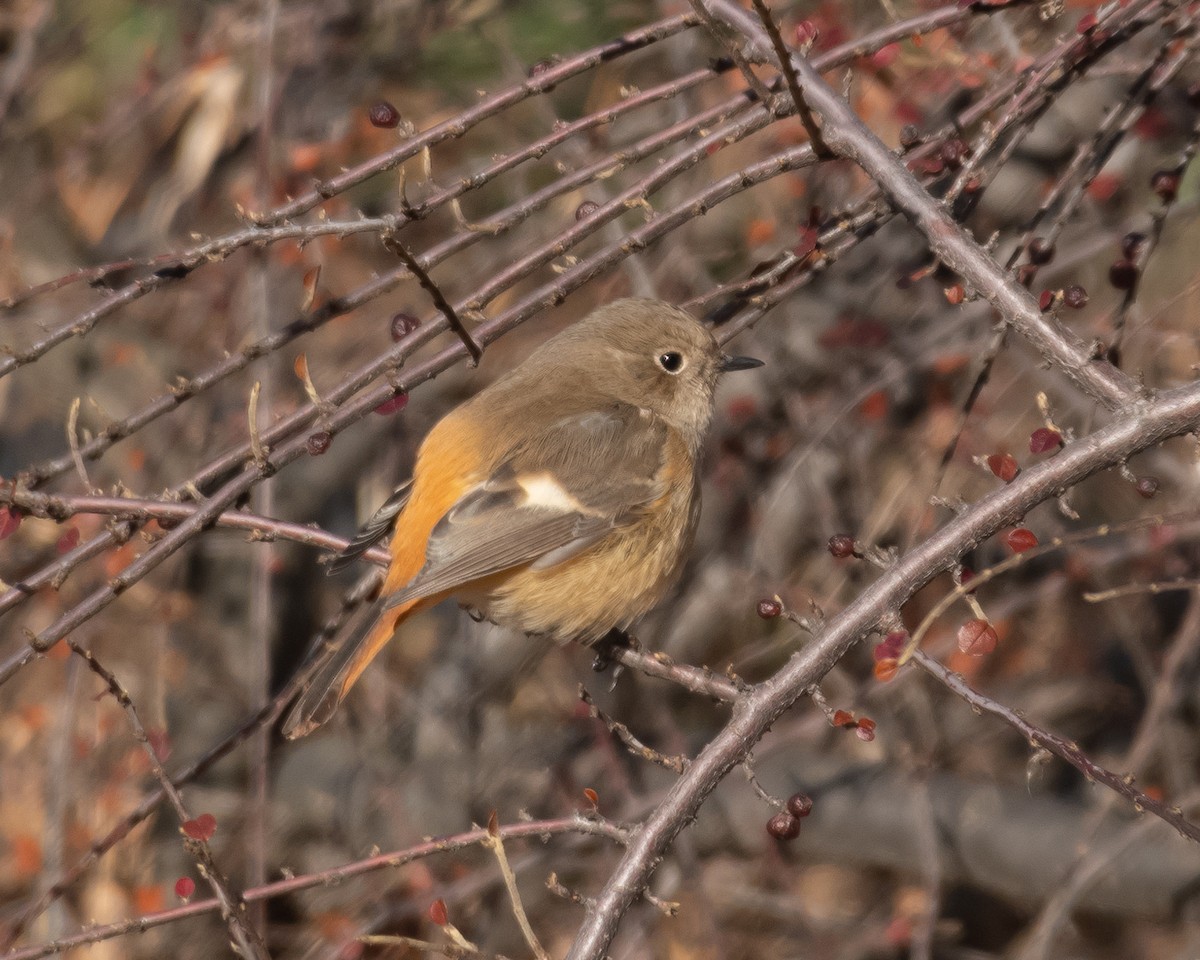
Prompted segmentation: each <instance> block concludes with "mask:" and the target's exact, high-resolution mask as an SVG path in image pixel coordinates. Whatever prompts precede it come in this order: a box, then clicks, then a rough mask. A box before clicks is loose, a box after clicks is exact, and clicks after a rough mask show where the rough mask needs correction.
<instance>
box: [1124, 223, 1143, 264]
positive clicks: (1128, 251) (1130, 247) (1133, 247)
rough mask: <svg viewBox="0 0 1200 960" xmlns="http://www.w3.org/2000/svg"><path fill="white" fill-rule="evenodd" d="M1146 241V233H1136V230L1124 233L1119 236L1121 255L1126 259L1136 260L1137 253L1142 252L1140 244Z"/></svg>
mask: <svg viewBox="0 0 1200 960" xmlns="http://www.w3.org/2000/svg"><path fill="white" fill-rule="evenodd" d="M1145 242H1146V235H1145V234H1144V233H1138V232H1137V231H1136V230H1134V231H1132V232H1131V233H1127V234H1125V236H1123V237H1122V238H1121V255H1122V256H1123V257H1124V258H1125V259H1126V260H1136V259H1137V258H1138V254H1140V253H1141V252H1142V244H1143V243H1145Z"/></svg>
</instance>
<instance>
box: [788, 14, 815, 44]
mask: <svg viewBox="0 0 1200 960" xmlns="http://www.w3.org/2000/svg"><path fill="white" fill-rule="evenodd" d="M820 35H821V31H820V30H818V29H817V25H816V24H815V23H813V22H812V21H811V20H801V21H800V22H799V23H797V24H796V28H795V30H794V31H793V32H792V42H793V43H794V44H795V45H796V46H797V47H800V48H801V49H803V48H804V47H806V46H808V45H809V44H813V43H816V42H817V37H819V36H820Z"/></svg>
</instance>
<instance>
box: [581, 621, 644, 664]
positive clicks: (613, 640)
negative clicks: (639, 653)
mask: <svg viewBox="0 0 1200 960" xmlns="http://www.w3.org/2000/svg"><path fill="white" fill-rule="evenodd" d="M637 647H638V642H637V639H636V638H634V637H631V636H630V635H629V634H628V633H626V632H625V631H624V630H621V629H620V628H618V627H613V628H612V629H611V630H609V631H608V633H606V634H605V635H604V636H602V637H601V638H600V639H599V640H597V641H596V642H595V643H594V644H593V645H592V649H593V650H595V651H596V659H594V660H593V661H592V669H593V670H595V671H596V673H603V672H604V671H605V670H607V669H608V668H609V667H611V666H612V663H613V656H612V655H613V652H614V651H615V650H619V649H622V648H623V649H627V650H632V649H637Z"/></svg>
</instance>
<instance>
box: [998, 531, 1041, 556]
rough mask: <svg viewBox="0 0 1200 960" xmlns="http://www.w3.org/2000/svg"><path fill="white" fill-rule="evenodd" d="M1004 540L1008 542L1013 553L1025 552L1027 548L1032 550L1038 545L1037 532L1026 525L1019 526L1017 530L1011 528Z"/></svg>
mask: <svg viewBox="0 0 1200 960" xmlns="http://www.w3.org/2000/svg"><path fill="white" fill-rule="evenodd" d="M1004 542H1005V543H1007V544H1008V547H1009V549H1010V550H1012V552H1013V553H1024V552H1025V551H1026V550H1032V549H1033V548H1034V547H1036V546H1037V545H1038V538H1037V534H1036V533H1034V532H1033V531H1032V530H1027V529H1026V528H1025V527H1017V528H1016V529H1015V530H1009V531H1008V533H1007V534H1005V537H1004Z"/></svg>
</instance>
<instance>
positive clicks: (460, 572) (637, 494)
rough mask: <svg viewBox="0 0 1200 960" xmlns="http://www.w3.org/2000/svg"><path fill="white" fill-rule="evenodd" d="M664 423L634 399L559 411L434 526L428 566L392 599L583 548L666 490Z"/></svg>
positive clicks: (543, 563) (442, 589)
mask: <svg viewBox="0 0 1200 960" xmlns="http://www.w3.org/2000/svg"><path fill="white" fill-rule="evenodd" d="M667 430H668V428H667V427H666V425H665V424H663V423H662V422H661V421H660V420H658V419H657V418H654V417H651V416H649V415H648V414H646V413H644V412H643V411H641V410H640V409H638V408H637V407H633V406H630V405H628V404H613V405H612V406H611V407H609V408H607V409H605V410H603V411H591V412H588V413H583V414H575V415H571V416H566V417H563V418H562V419H560V420H557V421H555V422H554V423H552V424H551V425H550V426H549V427H547V429H546V430H544V431H542V432H540V433H538V434H537V435H535V436H534V437H532V438H530V439H529V440H527V441H526V442H524V443H522V444H521V445H520V446H518V447H517V448H516V449H515V450H514V451H513V453H512V454H511V455H510V456H509V457H508V458H507V459H506V460H505V461H504V462H503V463H501V464H500V465H499V466H498V467H497V468H496V470H494V471H493V472H492V474H491V476H489V477H488V478H487V480H485V481H484V482H483V483H480V484H478V485H477V486H475V487H473V488H471V489H470V490H468V491H467V492H466V493H465V494H464V495H463V496H462V497H461V498H460V499H459V500H458V502H457V503H455V504H454V506H452V507H451V508H450V510H448V511H447V513H446V515H445V516H444V517H443V518H442V519H441V520H440V521H439V522H438V524H437V526H436V527H434V529H433V532H432V533H431V534H430V537H429V544H428V547H427V549H426V552H425V566H424V567H423V568H422V569H421V571H420V572H419V573H418V574H417V575H416V576H415V577H414V578H413V579H412V580H411V581H410V582H409V583H407V584H406V585H405V586H403V587H402V588H401V589H399V590H397V591H396V592H394V593H393V594H391V595H390V596H388V597H387V599H386V605H387V607H388V608H392V607H396V606H400V605H402V604H406V603H409V602H410V601H412V600H416V599H420V598H422V597H431V596H435V595H437V594H445V593H448V592H453V591H454V590H455V589H456V588H457V587H460V586H462V585H464V584H467V583H471V582H473V581H476V580H480V579H483V578H485V577H489V576H491V575H493V574H496V573H500V572H502V571H504V570H509V569H512V568H514V567H518V566H522V565H525V564H530V565H532V566H534V567H539V568H545V567H551V566H555V565H557V564H559V563H562V562H564V561H565V560H567V559H569V558H570V557H572V556H575V555H576V554H578V553H579V552H581V551H583V550H585V549H587V548H588V547H589V546H591V545H592V544H594V543H595V542H596V541H598V540H599V539H600V538H601V537H603V536H604V535H605V534H607V533H609V532H610V531H612V530H614V529H616V528H617V527H619V526H622V525H623V524H626V523H629V522H630V521H631V520H633V519H634V518H635V517H636V516H637V514H638V512H639V511H641V510H642V509H644V508H645V507H646V506H647V505H648V504H650V503H652V502H653V501H654V500H656V499H658V498H659V497H660V496H662V495H663V493H665V481H664V480H663V479H662V473H663V470H662V467H663V456H664V450H665V448H666V441H667Z"/></svg>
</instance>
